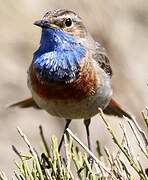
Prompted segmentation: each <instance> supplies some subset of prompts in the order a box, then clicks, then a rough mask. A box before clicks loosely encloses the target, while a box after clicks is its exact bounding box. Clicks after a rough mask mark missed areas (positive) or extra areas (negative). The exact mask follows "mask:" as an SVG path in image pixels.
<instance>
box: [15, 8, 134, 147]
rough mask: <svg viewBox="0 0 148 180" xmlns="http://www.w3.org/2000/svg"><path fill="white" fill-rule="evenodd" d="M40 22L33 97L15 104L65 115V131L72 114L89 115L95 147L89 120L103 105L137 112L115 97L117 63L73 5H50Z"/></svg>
mask: <svg viewBox="0 0 148 180" xmlns="http://www.w3.org/2000/svg"><path fill="white" fill-rule="evenodd" d="M34 24H35V25H36V26H39V27H41V29H42V33H41V40H40V45H39V48H38V49H37V51H35V53H34V54H33V60H32V62H31V65H30V67H29V70H28V87H29V89H30V91H31V94H32V97H31V98H28V99H26V100H24V101H21V102H18V103H15V104H13V105H12V106H20V107H22V108H25V107H32V106H33V107H35V108H41V109H44V110H46V111H47V112H48V113H49V114H51V115H53V116H56V117H61V118H65V120H66V125H65V129H64V132H65V130H66V128H68V126H69V124H70V122H71V120H72V119H84V124H85V127H86V133H87V140H88V147H89V149H91V143H90V135H89V125H90V121H91V118H92V117H93V116H94V115H96V114H97V113H98V108H102V110H103V111H104V113H105V114H109V115H115V116H119V117H122V116H123V115H124V116H127V117H128V118H131V116H130V115H129V114H128V113H127V112H126V111H125V110H123V109H122V108H121V106H120V105H119V104H118V103H117V102H116V101H115V100H114V99H113V98H112V87H111V77H112V68H111V66H110V59H109V57H108V55H107V53H106V50H105V49H104V48H103V47H102V46H101V45H100V43H98V42H96V41H95V40H94V39H93V38H92V36H91V35H90V33H89V31H88V30H87V29H86V27H85V25H84V24H83V21H82V19H81V18H80V17H79V16H78V15H77V14H76V13H74V12H73V11H70V10H64V9H58V10H54V11H49V12H47V13H46V14H45V15H44V17H43V18H42V19H41V20H38V21H35V23H34ZM63 135H64V133H63ZM63 137H64V136H62V139H61V142H60V145H59V150H60V148H61V145H62V142H63Z"/></svg>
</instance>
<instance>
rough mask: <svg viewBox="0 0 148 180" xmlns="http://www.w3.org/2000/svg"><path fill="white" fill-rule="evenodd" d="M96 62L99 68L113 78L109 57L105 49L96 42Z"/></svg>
mask: <svg viewBox="0 0 148 180" xmlns="http://www.w3.org/2000/svg"><path fill="white" fill-rule="evenodd" d="M94 58H95V60H96V61H97V62H98V64H99V66H100V67H101V68H102V69H103V70H104V71H105V72H106V73H107V74H108V75H109V76H110V77H112V75H113V72H112V68H111V65H110V61H109V57H108V55H107V52H106V50H105V48H103V47H102V46H101V45H100V44H99V43H97V42H96V53H95V55H94Z"/></svg>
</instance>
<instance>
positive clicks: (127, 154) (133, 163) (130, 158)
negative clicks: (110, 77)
mask: <svg viewBox="0 0 148 180" xmlns="http://www.w3.org/2000/svg"><path fill="white" fill-rule="evenodd" d="M98 110H99V113H100V116H101V118H102V120H103V121H104V123H105V125H106V127H107V129H108V131H109V133H110V134H111V136H112V138H113V141H114V142H115V144H116V145H117V146H118V147H119V149H121V151H122V153H123V154H124V155H125V157H126V158H127V160H128V161H129V163H130V165H131V166H132V167H133V168H134V169H135V171H136V172H137V174H138V175H139V176H140V178H141V180H145V179H146V177H145V174H143V172H142V171H141V169H140V168H139V166H138V165H137V164H136V163H135V162H134V161H133V159H132V157H131V156H130V155H129V153H128V151H127V149H124V148H123V147H122V146H121V144H120V143H119V141H118V139H117V137H116V136H115V134H114V132H113V131H112V129H111V127H110V125H109V124H108V123H107V121H106V120H105V118H104V114H103V111H102V109H101V108H99V109H98Z"/></svg>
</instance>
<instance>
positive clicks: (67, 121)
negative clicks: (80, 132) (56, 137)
mask: <svg viewBox="0 0 148 180" xmlns="http://www.w3.org/2000/svg"><path fill="white" fill-rule="evenodd" d="M65 121H66V124H65V127H64V132H63V135H62V138H61V141H60V144H59V147H58V150H59V152H60V150H61V146H62V144H63V140H64V133H65V131H66V129H67V128H68V127H69V124H70V123H71V119H65Z"/></svg>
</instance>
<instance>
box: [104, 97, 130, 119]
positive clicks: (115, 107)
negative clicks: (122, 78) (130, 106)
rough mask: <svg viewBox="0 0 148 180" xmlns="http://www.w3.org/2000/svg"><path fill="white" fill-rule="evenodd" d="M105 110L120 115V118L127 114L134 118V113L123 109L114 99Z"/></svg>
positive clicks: (110, 113) (108, 113) (128, 116)
mask: <svg viewBox="0 0 148 180" xmlns="http://www.w3.org/2000/svg"><path fill="white" fill-rule="evenodd" d="M103 112H104V114H107V115H113V116H118V117H120V118H122V117H123V116H125V117H127V118H129V119H132V115H130V114H129V113H128V112H127V111H125V110H124V109H122V107H121V106H120V105H119V104H118V103H117V102H116V101H115V100H114V99H111V101H110V103H109V105H108V106H107V107H106V108H105V109H104V110H103Z"/></svg>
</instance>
